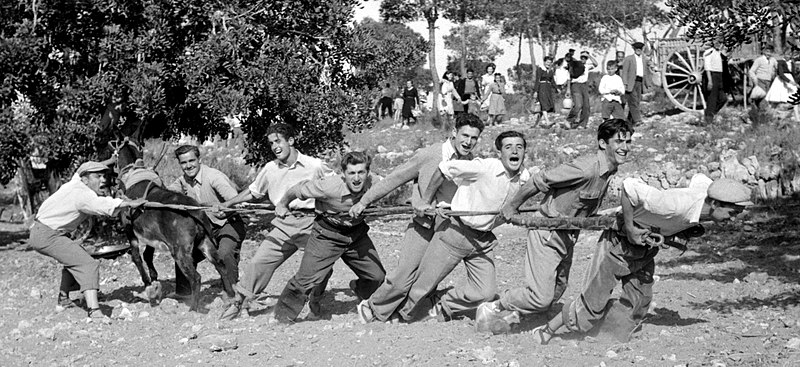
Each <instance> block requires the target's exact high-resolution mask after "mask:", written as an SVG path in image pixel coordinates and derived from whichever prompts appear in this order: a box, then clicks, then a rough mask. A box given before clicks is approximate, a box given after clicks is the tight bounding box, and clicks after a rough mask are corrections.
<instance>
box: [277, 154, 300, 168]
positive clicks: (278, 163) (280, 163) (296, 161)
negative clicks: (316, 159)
mask: <svg viewBox="0 0 800 367" xmlns="http://www.w3.org/2000/svg"><path fill="white" fill-rule="evenodd" d="M307 159H308V156H307V155H305V154H303V153H300V151H299V150H297V159H295V160H294V163H292V164H285V163H283V162H281V161H280V159H278V158H275V164H277V165H278V167H289V168H292V167H294V166H295V165H296V164H299V165H301V166H303V167H305V166H306V165H307V163H308V162H307V161H306V160H307Z"/></svg>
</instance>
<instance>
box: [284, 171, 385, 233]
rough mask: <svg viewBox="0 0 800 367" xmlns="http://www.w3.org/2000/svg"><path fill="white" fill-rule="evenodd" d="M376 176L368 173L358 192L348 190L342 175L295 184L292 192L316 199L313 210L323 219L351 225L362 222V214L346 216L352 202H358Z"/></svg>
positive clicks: (303, 197) (300, 196)
mask: <svg viewBox="0 0 800 367" xmlns="http://www.w3.org/2000/svg"><path fill="white" fill-rule="evenodd" d="M379 180H380V179H379V178H378V176H375V175H372V174H370V175H369V176H367V182H365V183H364V187H363V188H362V189H361V191H360V192H358V193H355V194H354V193H352V192H350V189H349V188H347V183H345V182H344V177H342V176H328V177H323V178H320V179H317V180H312V181H306V182H302V183H299V184H297V186H295V187H294V189H293V190H294V192H295V193H296V194H297V198H298V199H301V200H305V199H314V200H315V201H316V203H315V208H314V210H315V211H316V212H317V213H318V214H320V215H322V216H324V217H325V219H326V220H327V221H328V222H330V223H332V224H334V225H336V226H342V227H353V226H356V225H358V224H361V223H363V222H364V216H363V215H360V216H358V217H356V218H352V217H350V216H347V215H345V214H347V212H348V211H350V208H351V207H352V206H353V204H356V203H358V202H359V201H360V200H361V197H362V196H363V195H364V193H366V192H367V190H369V188H370V187H372V184H373V183H376V182H378V181H379Z"/></svg>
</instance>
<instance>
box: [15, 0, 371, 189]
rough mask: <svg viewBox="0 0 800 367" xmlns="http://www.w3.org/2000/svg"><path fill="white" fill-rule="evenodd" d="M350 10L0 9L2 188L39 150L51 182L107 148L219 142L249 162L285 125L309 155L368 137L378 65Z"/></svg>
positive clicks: (62, 1)
mask: <svg viewBox="0 0 800 367" xmlns="http://www.w3.org/2000/svg"><path fill="white" fill-rule="evenodd" d="M357 4H358V1H357V0H326V1H321V0H307V1H300V0H279V1H271V0H238V1H231V2H216V3H211V2H206V1H203V0H180V1H155V0H145V1H133V0H96V1H91V2H86V1H76V0H53V1H49V2H36V1H33V2H16V1H13V2H12V1H10V0H4V1H2V2H1V3H0V9H2V11H3V17H2V18H0V37H1V40H2V41H0V149H1V150H0V181H1V182H3V183H6V182H8V180H10V179H11V178H12V177H13V175H14V171H15V169H16V168H18V167H23V168H24V167H25V166H29V164H28V162H27V161H28V159H27V158H28V156H29V155H30V154H31V153H32V152H34V151H37V152H38V154H40V155H41V156H42V157H44V158H45V159H46V161H47V170H48V172H49V174H48V175H49V176H50V177H53V178H54V180H51V181H53V182H55V183H53V184H51V185H50V186H51V190H54V187H53V186H57V182H58V176H59V175H60V174H63V173H66V172H69V171H70V170H71V167H73V168H74V166H75V165H76V163H78V162H81V161H83V160H86V159H90V158H91V159H101V158H103V157H102V155H103V154H105V155H108V154H110V153H109V152H103V150H104V149H106V142H107V141H108V140H110V139H114V138H116V137H118V136H121V135H131V136H133V138H134V140H141V139H143V138H146V137H150V136H161V137H165V138H169V137H172V136H175V135H177V134H179V133H188V134H192V135H195V136H198V137H199V138H201V139H202V138H205V137H208V136H213V135H215V134H226V133H227V132H228V131H229V129H230V127H229V126H228V125H226V124H225V123H224V122H223V118H224V117H226V116H240V117H241V118H242V119H243V120H244V122H243V124H242V128H243V130H244V131H245V132H246V133H248V135H247V137H248V140H247V148H248V155H247V160H248V161H249V162H251V163H258V162H264V161H265V160H268V159H271V158H272V156H273V154H272V152H271V150H270V149H269V146H268V144H267V143H266V136H265V134H264V132H265V130H266V128H267V127H268V126H269V125H270V124H272V123H275V122H278V121H282V122H287V123H290V124H292V125H293V126H294V127H295V128H296V129H297V130H298V132H299V133H300V135H301V139H299V140H298V144H299V147H300V148H301V149H303V150H304V151H305V152H306V153H308V154H319V153H321V152H324V151H326V150H329V149H336V148H338V147H340V146H341V145H342V142H343V128H349V129H353V130H358V129H361V128H363V127H365V126H369V123H370V121H371V118H370V104H371V103H370V95H369V88H370V86H372V85H374V83H375V81H374V80H372V79H370V78H364V77H361V78H359V75H367V74H370V75H373V76H374V77H377V76H378V74H379V73H378V72H377V71H375V70H374V69H373V68H371V65H372V63H373V62H375V61H376V59H377V58H378V57H379V55H376V54H375V52H374V51H375V50H374V49H371V48H370V47H369V44H370V43H369V42H367V41H368V40H369V34H368V33H366V32H360V31H357V30H355V29H354V28H353V27H351V26H350V24H351V20H352V16H353V9H354V7H355V6H356V5H357Z"/></svg>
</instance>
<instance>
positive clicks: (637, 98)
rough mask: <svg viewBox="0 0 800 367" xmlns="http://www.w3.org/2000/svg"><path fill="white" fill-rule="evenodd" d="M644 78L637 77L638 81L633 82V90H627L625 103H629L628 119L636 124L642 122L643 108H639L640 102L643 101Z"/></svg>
mask: <svg viewBox="0 0 800 367" xmlns="http://www.w3.org/2000/svg"><path fill="white" fill-rule="evenodd" d="M642 88H643V86H642V78H640V77H637V78H636V82H634V83H633V90H632V91H630V92H628V91H626V92H625V103H627V104H628V111H629V112H628V121H630V122H632V123H633V124H634V125H638V124H640V123H641V122H642V110H640V109H639V103H641V102H642Z"/></svg>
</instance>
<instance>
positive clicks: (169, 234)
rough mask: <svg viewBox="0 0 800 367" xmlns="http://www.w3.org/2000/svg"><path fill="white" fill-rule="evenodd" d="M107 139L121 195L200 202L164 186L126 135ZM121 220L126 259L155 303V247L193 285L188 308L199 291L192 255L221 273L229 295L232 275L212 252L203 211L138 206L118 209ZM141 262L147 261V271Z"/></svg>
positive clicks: (158, 294) (158, 297)
mask: <svg viewBox="0 0 800 367" xmlns="http://www.w3.org/2000/svg"><path fill="white" fill-rule="evenodd" d="M109 144H111V145H112V147H113V148H114V151H115V154H117V156H118V158H117V171H118V172H119V189H120V191H122V193H123V195H125V196H127V197H129V198H131V199H138V198H142V199H145V200H147V201H150V202H154V203H162V204H178V205H184V206H198V205H199V203H197V201H195V200H194V199H192V198H191V197H189V196H186V195H184V194H182V193H178V192H173V191H170V190H167V189H166V188H165V187H164V184H163V181H162V180H161V178H160V177H159V176H158V173H156V172H155V171H154V170H153V169H149V168H147V167H145V165H144V161H143V160H142V159H141V150H140V149H139V147H138V146H136V144H134V143H132V142H130V141H129V140H128V139H125V140H123V141H121V142H120V141H116V142H114V143H113V144H112V143H109ZM123 223H124V224H125V232H126V237H127V238H128V241H129V242H130V244H131V246H132V247H133V250H132V251H131V259H132V260H133V262H134V264H136V267H137V269H138V270H139V273H140V275H141V276H142V281H143V282H144V284H145V287H146V288H145V290H146V293H147V295H148V297H149V298H150V300H151V302H153V301H154V302H155V303H158V302H160V300H161V294H162V291H161V283H160V282H159V281H158V279H157V278H158V273H157V272H156V269H155V267H154V265H153V255H154V252H155V251H154V249H155V248H160V249H162V250H168V251H169V252H170V253H171V254H172V257H173V259H174V260H175V264H176V265H177V268H178V269H180V270H181V272H183V274H185V275H186V276H187V278H188V280H189V283H190V284H191V288H192V298H191V308H192V310H197V309H198V307H199V295H200V274H199V273H197V270H196V262H195V260H194V259H195V258H205V259H208V260H209V261H210V262H211V263H212V264H213V265H214V267H215V268H216V270H217V272H218V273H219V274H220V277H221V278H222V284H223V288H224V289H225V292H226V293H227V294H228V295H229V296H233V295H234V293H233V284H232V279H233V275H230V274H228V269H227V268H226V267H225V265H224V263H223V262H222V261H221V259H220V258H219V256H218V255H217V248H218V244H217V241H216V239H215V238H214V234H213V230H212V226H211V221H210V220H209V219H208V217H207V216H206V214H205V213H204V212H203V211H201V210H179V209H174V208H169V207H167V208H152V207H145V206H141V207H139V208H137V209H135V210H128V211H127V212H126V213H125V214H123ZM142 248H143V249H144V250H143V251H141V249H142ZM143 258H144V262H143V261H142V260H143ZM144 263H146V264H147V271H146V270H145V268H144Z"/></svg>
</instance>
